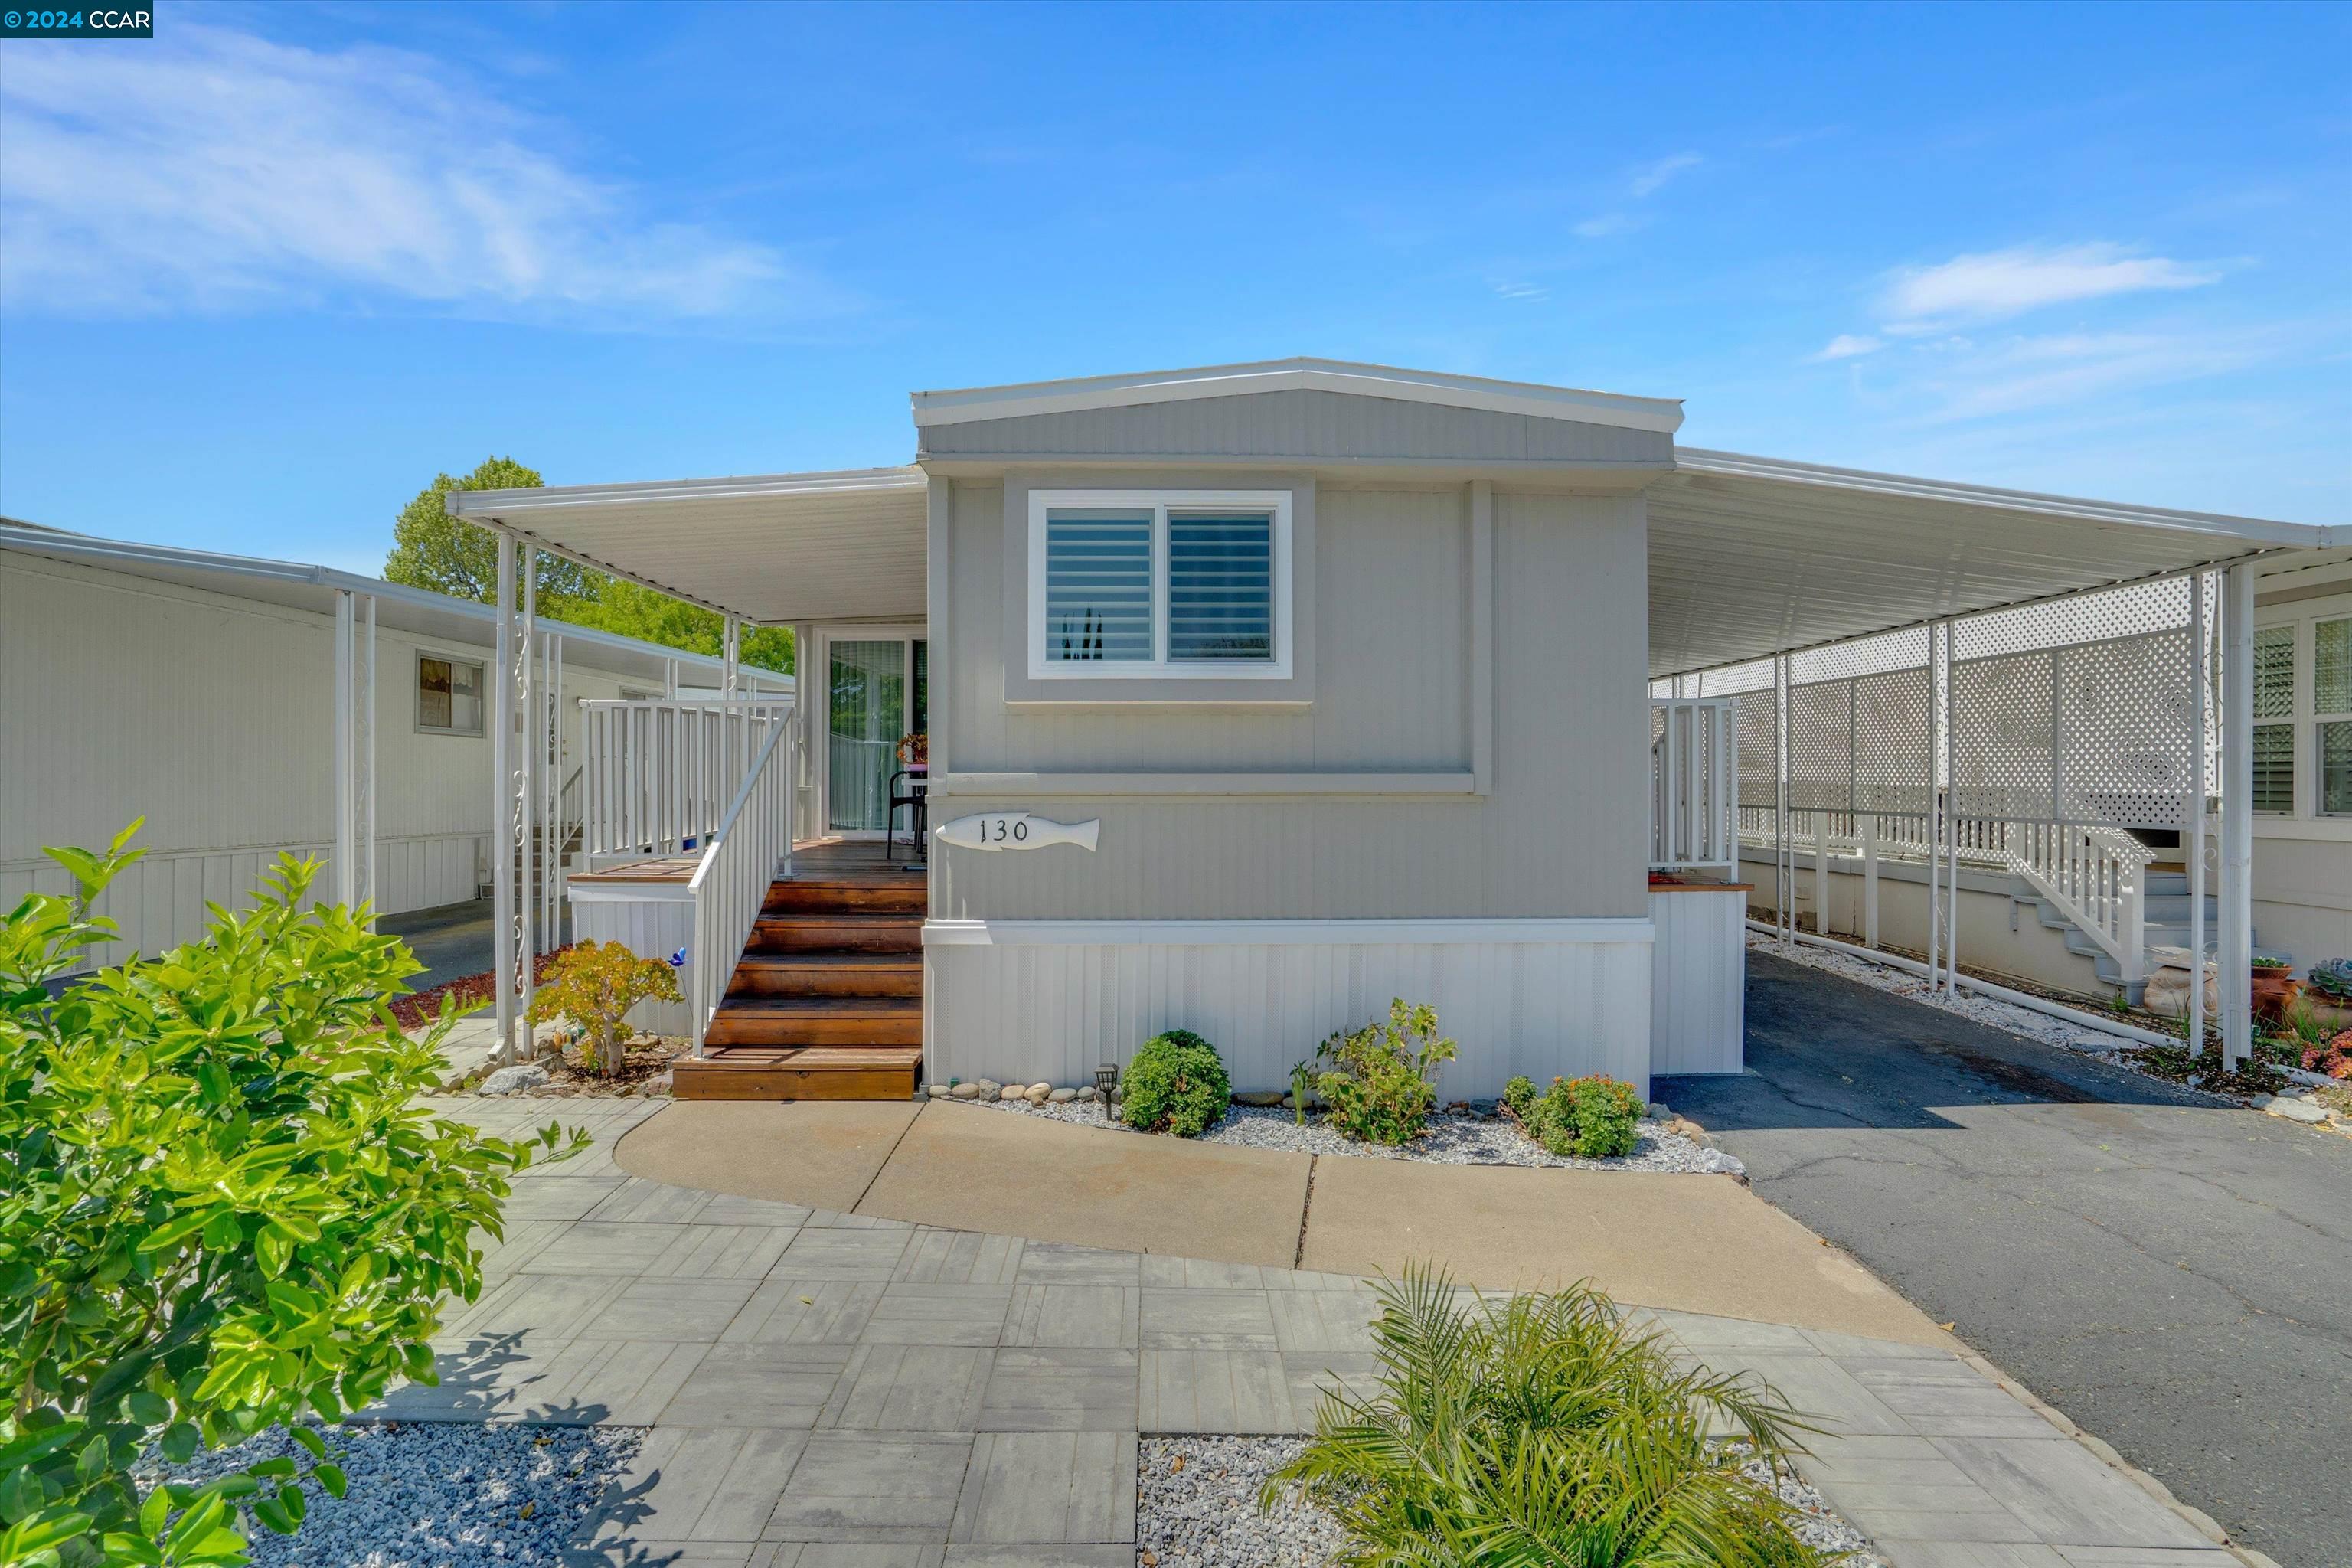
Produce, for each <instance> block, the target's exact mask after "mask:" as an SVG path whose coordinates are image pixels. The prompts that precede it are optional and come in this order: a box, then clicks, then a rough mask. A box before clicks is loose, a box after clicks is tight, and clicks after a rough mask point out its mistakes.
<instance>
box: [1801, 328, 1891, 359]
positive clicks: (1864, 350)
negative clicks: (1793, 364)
mask: <svg viewBox="0 0 2352 1568" xmlns="http://www.w3.org/2000/svg"><path fill="white" fill-rule="evenodd" d="M1885 346H1886V344H1885V342H1882V341H1881V340H1879V339H1877V338H1870V337H1859V336H1856V335H1855V334H1854V333H1853V332H1840V333H1839V334H1838V335H1837V336H1836V337H1833V338H1832V339H1831V340H1830V341H1829V342H1828V344H1827V345H1826V346H1824V347H1823V348H1822V352H1821V353H1817V354H1815V355H1814V356H1813V358H1814V359H1816V360H1833V359H1857V358H1859V357H1861V356H1862V355H1864V354H1874V353H1877V352H1878V351H1879V350H1880V349H1883V348H1885Z"/></svg>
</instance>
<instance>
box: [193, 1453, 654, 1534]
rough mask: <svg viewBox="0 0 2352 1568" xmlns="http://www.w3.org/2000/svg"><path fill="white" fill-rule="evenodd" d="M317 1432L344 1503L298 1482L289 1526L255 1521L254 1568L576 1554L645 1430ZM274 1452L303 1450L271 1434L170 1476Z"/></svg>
mask: <svg viewBox="0 0 2352 1568" xmlns="http://www.w3.org/2000/svg"><path fill="white" fill-rule="evenodd" d="M324 1436H325V1437H326V1439H327V1449H328V1452H329V1454H330V1456H331V1457H332V1458H334V1460H335V1462H336V1463H338V1464H340V1465H341V1466H342V1468H343V1473H344V1475H345V1476H346V1477H347V1478H348V1479H349V1480H350V1482H351V1486H350V1488H349V1489H347V1491H346V1493H345V1495H344V1496H343V1498H342V1500H341V1501H338V1500H335V1499H333V1498H331V1497H329V1496H328V1495H327V1494H326V1492H325V1490H324V1489H322V1488H320V1487H318V1486H315V1485H312V1486H306V1487H304V1488H303V1491H304V1493H305V1495H306V1496H307V1498H308V1500H309V1502H310V1511H309V1514H308V1516H307V1517H305V1518H304V1520H303V1521H302V1528H301V1529H300V1530H299V1531H296V1532H295V1533H294V1534H292V1535H278V1534H274V1533H273V1532H271V1531H268V1530H267V1529H264V1528H263V1527H262V1526H261V1525H260V1524H258V1523H256V1524H255V1525H254V1527H253V1531H252V1542H253V1561H254V1562H255V1563H257V1564H258V1565H259V1568H294V1565H296V1564H301V1565H304V1568H318V1565H320V1564H333V1565H335V1568H476V1565H479V1564H496V1565H498V1568H532V1565H536V1564H541V1563H545V1564H550V1565H551V1568H552V1565H554V1564H559V1563H567V1562H570V1561H572V1560H573V1557H572V1554H573V1553H574V1552H576V1551H577V1545H578V1543H577V1541H576V1539H575V1538H576V1535H577V1533H578V1531H580V1529H581V1526H582V1525H583V1522H584V1521H587V1520H588V1518H589V1517H590V1516H591V1515H592V1514H593V1512H594V1511H595V1510H596V1507H597V1505H598V1503H599V1501H600V1500H602V1499H603V1498H604V1492H605V1489H606V1488H607V1487H609V1486H612V1485H614V1483H616V1482H617V1481H619V1480H620V1479H621V1477H622V1475H623V1473H624V1472H625V1470H626V1469H627V1468H628V1465H629V1462H630V1461H631V1460H632V1459H633V1458H635V1456H636V1452H637V1446H638V1445H639V1444H640V1443H641V1442H642V1441H643V1440H644V1438H645V1428H643V1427H640V1426H505V1425H499V1426H481V1425H476V1424H474V1423H470V1422H456V1421H450V1422H441V1421H425V1422H414V1421H412V1422H396V1423H386V1424H384V1425H382V1426H372V1425H363V1424H362V1425H353V1426H337V1427H330V1428H328V1429H327V1430H326V1431H325V1433H324ZM280 1454H294V1455H296V1456H297V1457H298V1458H302V1459H303V1460H304V1461H305V1462H307V1459H308V1457H307V1456H306V1455H302V1454H301V1453H300V1450H299V1449H298V1448H297V1447H296V1446H295V1445H294V1443H293V1442H292V1441H291V1440H290V1439H289V1438H288V1437H287V1436H285V1434H283V1433H282V1432H270V1433H266V1434H264V1435H263V1436H258V1437H255V1438H252V1439H251V1440H249V1441H247V1442H245V1443H242V1444H239V1445H238V1446H237V1447H233V1448H222V1449H216V1450H215V1451H214V1452H212V1453H209V1454H199V1455H197V1456H196V1457H195V1458H194V1459H192V1460H190V1461H189V1462H188V1463H187V1464H186V1465H185V1466H183V1467H181V1468H179V1469H177V1470H176V1471H173V1472H172V1473H173V1476H174V1477H175V1479H180V1480H186V1481H198V1482H201V1481H205V1480H210V1479H213V1478H215V1477H216V1476H219V1475H222V1474H224V1473H226V1472H227V1471H229V1470H234V1469H240V1468H244V1467H245V1466H247V1465H249V1464H257V1463H259V1462H260V1461H261V1460H264V1459H268V1458H277V1457H278V1455H280ZM525 1510H529V1512H528V1515H526V1513H525Z"/></svg>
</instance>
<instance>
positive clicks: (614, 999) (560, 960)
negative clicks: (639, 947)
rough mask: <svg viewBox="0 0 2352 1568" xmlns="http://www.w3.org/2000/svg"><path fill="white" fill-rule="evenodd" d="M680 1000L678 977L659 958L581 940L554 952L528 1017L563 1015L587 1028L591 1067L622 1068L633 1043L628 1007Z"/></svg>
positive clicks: (585, 1053) (585, 1050)
mask: <svg viewBox="0 0 2352 1568" xmlns="http://www.w3.org/2000/svg"><path fill="white" fill-rule="evenodd" d="M678 1000H681V998H680V997H679V995H678V991H677V975H676V974H674V973H671V972H670V967H669V965H668V964H667V963H663V962H662V961H661V960H660V959H658V958H639V957H638V956H637V955H636V954H635V953H634V952H630V951H629V950H628V949H627V948H625V947H624V946H622V945H621V944H620V943H619V942H582V943H580V944H579V945H578V946H577V947H567V948H565V949H564V950H563V951H562V952H559V953H557V954H556V955H555V962H554V963H552V964H551V965H550V966H549V968H548V974H547V978H546V979H545V980H543V981H541V983H540V986H539V989H538V990H537V991H535V992H533V993H532V994H531V999H530V1021H531V1022H532V1023H534V1024H543V1023H545V1022H546V1021H547V1020H548V1019H550V1018H552V1017H555V1016H557V1015H559V1014H561V1015H562V1016H564V1017H566V1018H569V1019H571V1020H572V1022H573V1023H575V1024H577V1025H579V1026H581V1028H582V1029H583V1030H585V1031H586V1032H587V1038H586V1039H584V1040H583V1041H582V1042H581V1047H580V1058H581V1063H582V1065H583V1066H584V1067H586V1068H588V1070H589V1071H591V1072H598V1073H606V1074H611V1073H616V1072H619V1071H620V1070H621V1065H622V1061H623V1052H624V1049H625V1047H627V1045H628V1043H629V1034H630V1029H629V1023H628V1014H629V1009H630V1008H632V1007H634V1006H635V1005H637V1004H638V1003H640V1002H676V1001H678Z"/></svg>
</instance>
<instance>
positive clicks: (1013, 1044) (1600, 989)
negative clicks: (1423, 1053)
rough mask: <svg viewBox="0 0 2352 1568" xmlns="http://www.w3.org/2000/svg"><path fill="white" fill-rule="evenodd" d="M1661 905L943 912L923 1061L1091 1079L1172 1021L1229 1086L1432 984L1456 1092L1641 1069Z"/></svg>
mask: <svg viewBox="0 0 2352 1568" xmlns="http://www.w3.org/2000/svg"><path fill="white" fill-rule="evenodd" d="M1650 940H1651V931H1650V922H1649V921H1646V920H1638V919H1635V920H1590V921H1578V920H1527V921H1476V920H1463V921H1099V922H1097V921H993V922H992V921H930V922H929V923H928V924H926V925H925V927H924V931H923V942H924V947H923V953H924V981H923V994H924V1003H925V1013H926V1015H927V1017H926V1027H925V1038H926V1040H927V1041H928V1043H929V1049H928V1052H927V1058H928V1059H927V1061H926V1063H925V1067H924V1072H925V1075H926V1076H927V1077H928V1078H929V1079H930V1080H931V1081H933V1082H944V1081H945V1080H946V1079H950V1078H961V1079H979V1078H992V1079H998V1080H1000V1081H1003V1082H1008V1083H1009V1082H1013V1081H1020V1082H1024V1083H1035V1082H1038V1081H1041V1080H1042V1081H1045V1082H1048V1083H1053V1084H1057V1085H1059V1084H1082V1083H1090V1082H1092V1081H1093V1079H1094V1071H1095V1068H1096V1067H1097V1065H1099V1064H1101V1063H1104V1062H1117V1063H1118V1064H1119V1065H1120V1067H1121V1068H1124V1067H1125V1066H1126V1064H1127V1061H1128V1058H1129V1057H1131V1056H1132V1055H1133V1054H1134V1052H1135V1048H1136V1047H1138V1046H1139V1045H1141V1044H1142V1043H1143V1042H1144V1041H1145V1040H1147V1039H1149V1038H1150V1037H1151V1036H1153V1035H1155V1034H1158V1033H1160V1031H1161V1030H1163V1029H1171V1028H1186V1029H1191V1030H1192V1031H1193V1032H1194V1033H1195V1034H1198V1035H1201V1036H1202V1037H1205V1038H1207V1039H1209V1040H1210V1041H1212V1042H1213V1043H1214V1044H1215V1046H1216V1047H1217V1050H1218V1052H1219V1054H1220V1055H1222V1056H1223V1058H1224V1060H1225V1068H1226V1071H1227V1072H1228V1073H1229V1074H1230V1075H1231V1076H1232V1078H1233V1081H1234V1088H1235V1089H1282V1088H1286V1087H1287V1085H1288V1082H1289V1077H1290V1068H1291V1064H1293V1063H1294V1062H1297V1061H1298V1060H1299V1059H1300V1058H1305V1057H1312V1056H1313V1055H1314V1054H1315V1047H1316V1046H1317V1045H1318V1044H1319V1043H1320V1042H1321V1041H1322V1040H1323V1039H1324V1037H1326V1036H1328V1035H1329V1034H1331V1033H1332V1032H1333V1031H1334V1030H1338V1029H1347V1028H1353V1027H1355V1026H1359V1025H1361V1024H1364V1023H1366V1022H1369V1021H1370V1020H1371V1019H1372V1018H1375V1017H1386V1016H1388V1006H1389V1001H1390V999H1391V997H1398V996H1402V997H1403V998H1404V999H1405V1000H1406V1001H1408V1002H1428V1003H1431V1004H1433V1005H1435V1007H1436V1008H1437V1019H1438V1026H1439V1030H1440V1032H1441V1033H1443V1034H1445V1035H1450V1036H1452V1037H1454V1039H1455V1040H1456V1041H1458V1042H1460V1045H1461V1055H1460V1057H1459V1058H1457V1059H1456V1060H1454V1062H1452V1063H1450V1064H1448V1065H1447V1066H1446V1067H1445V1068H1444V1071H1443V1074H1442V1076H1441V1078H1440V1079H1439V1085H1438V1089H1439V1093H1440V1094H1441V1095H1443V1096H1444V1097H1445V1098H1447V1099H1483V1098H1491V1097H1493V1096H1496V1095H1498V1094H1500V1093H1501V1092H1502V1089H1503V1085H1504V1083H1505V1082H1506V1081H1507V1080H1508V1079H1510V1078H1512V1077H1513V1076H1514V1075H1516V1074H1520V1073H1524V1074H1526V1075H1527V1076H1528V1077H1529V1078H1532V1079H1536V1080H1537V1081H1538V1083H1541V1082H1545V1081H1548V1080H1549V1079H1551V1078H1552V1077H1553V1076H1554V1075H1559V1076H1562V1077H1571V1078H1572V1077H1576V1076H1579V1075H1581V1074H1585V1073H1595V1072H1601V1073H1607V1074H1608V1075H1609V1076H1611V1077H1612V1078H1618V1079H1626V1080H1628V1081H1629V1082H1632V1083H1633V1084H1635V1085H1637V1086H1638V1087H1639V1088H1640V1089H1642V1091H1643V1093H1644V1094H1646V1093H1648V1091H1649V1083H1650Z"/></svg>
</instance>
